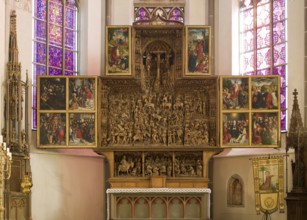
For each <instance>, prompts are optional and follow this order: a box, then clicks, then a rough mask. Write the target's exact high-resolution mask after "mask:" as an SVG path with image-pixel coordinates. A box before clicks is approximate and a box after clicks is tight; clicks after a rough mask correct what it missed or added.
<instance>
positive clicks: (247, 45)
mask: <svg viewBox="0 0 307 220" xmlns="http://www.w3.org/2000/svg"><path fill="white" fill-rule="evenodd" d="M240 3H241V4H240V7H241V8H240V45H241V51H240V62H241V63H240V69H241V74H242V75H279V76H280V86H281V92H280V95H281V98H280V99H281V100H280V108H281V109H280V112H281V129H282V130H286V129H287V127H286V122H287V119H286V115H287V101H286V92H287V67H286V65H287V59H286V55H287V51H286V49H287V45H286V29H287V24H286V22H287V20H286V6H285V0H257V1H253V0H241V2H240Z"/></svg>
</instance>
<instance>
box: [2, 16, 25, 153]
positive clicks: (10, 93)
mask: <svg viewBox="0 0 307 220" xmlns="http://www.w3.org/2000/svg"><path fill="white" fill-rule="evenodd" d="M18 53H19V52H18V46H17V30H16V12H15V11H12V13H11V17H10V38H9V61H8V63H7V81H6V87H7V91H6V98H5V129H4V131H3V133H4V137H5V141H6V142H7V144H8V147H10V148H11V150H12V152H13V153H14V152H15V153H22V154H28V150H29V149H28V142H29V140H28V117H27V115H28V106H27V103H28V102H27V100H28V75H27V76H26V81H25V82H23V81H22V80H21V64H20V62H19V60H18ZM23 116H25V117H23Z"/></svg>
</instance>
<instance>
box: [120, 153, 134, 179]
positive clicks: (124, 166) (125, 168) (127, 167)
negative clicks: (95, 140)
mask: <svg viewBox="0 0 307 220" xmlns="http://www.w3.org/2000/svg"><path fill="white" fill-rule="evenodd" d="M133 167H134V162H133V161H132V160H129V161H127V160H126V156H125V155H124V156H123V158H122V160H121V161H120V164H119V165H118V168H117V175H119V174H120V173H121V172H122V173H126V175H129V174H130V172H131V170H132V169H133Z"/></svg>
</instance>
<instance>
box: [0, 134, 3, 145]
mask: <svg viewBox="0 0 307 220" xmlns="http://www.w3.org/2000/svg"><path fill="white" fill-rule="evenodd" d="M2 143H3V136H2V135H0V144H2Z"/></svg>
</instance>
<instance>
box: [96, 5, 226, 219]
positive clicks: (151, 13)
mask: <svg viewBox="0 0 307 220" xmlns="http://www.w3.org/2000/svg"><path fill="white" fill-rule="evenodd" d="M146 5H147V6H148V4H146ZM135 8H137V11H136V15H140V14H141V15H144V16H145V17H146V19H143V20H138V21H136V22H135V23H134V24H133V26H132V27H107V35H108V33H110V35H111V34H113V35H112V36H113V37H114V35H115V34H114V32H115V33H116V31H121V30H122V29H125V28H126V30H127V31H128V32H130V31H131V36H132V37H131V39H132V40H131V42H130V41H129V42H128V43H129V44H130V43H131V44H130V45H131V51H132V53H131V60H133V62H132V63H131V75H129V74H128V75H127V74H120V73H122V72H123V71H121V70H122V69H123V68H124V67H125V62H123V60H124V59H123V58H122V59H119V58H118V59H117V60H116V58H115V59H112V58H113V56H115V55H114V54H115V53H116V52H114V53H113V52H112V51H114V50H115V49H114V45H111V43H110V42H109V41H111V40H113V39H108V40H109V41H107V42H106V47H107V51H106V53H107V64H106V65H107V75H106V77H103V78H102V79H101V82H100V83H101V87H100V88H101V91H100V92H99V93H100V95H101V99H100V100H101V113H100V115H101V118H100V119H99V121H101V126H100V131H99V132H100V135H99V142H98V143H99V145H100V146H99V147H98V149H96V152H97V153H99V154H103V155H105V156H106V158H107V159H108V162H109V174H110V178H109V179H108V182H109V184H110V188H109V189H108V190H107V194H108V195H107V197H108V218H109V219H121V218H138V219H148V218H159V219H169V218H193V219H208V218H210V210H209V209H210V208H209V207H210V192H211V190H210V189H209V178H208V164H209V160H210V158H211V157H212V156H213V155H214V154H216V153H217V152H219V149H220V148H218V147H216V142H217V140H218V138H219V136H218V134H219V132H218V114H217V112H218V99H217V98H216V97H217V94H218V82H217V77H212V76H209V74H208V73H209V72H208V71H209V69H210V66H209V67H208V68H207V69H206V71H207V76H206V77H203V76H202V74H199V76H202V77H198V76H197V74H196V75H193V74H191V75H186V74H185V73H186V71H191V70H187V68H185V67H186V65H185V63H186V62H187V60H186V59H187V58H186V56H185V55H186V53H185V48H186V45H188V42H187V41H188V39H187V38H186V32H187V31H188V29H187V28H186V27H185V26H184V25H183V22H182V21H181V20H180V19H178V20H176V19H171V14H174V13H175V12H176V13H178V14H181V17H183V16H182V15H183V13H184V12H183V10H182V8H184V7H183V5H180V4H179V5H178V3H177V4H175V3H173V4H171V7H170V6H169V5H168V6H167V7H161V6H159V7H157V6H156V5H152V6H150V7H145V6H143V5H142V4H141V3H140V5H135ZM166 11H168V12H169V15H170V16H163V15H164V13H162V12H166ZM179 17H180V16H179ZM121 28H122V29H121ZM114 29H115V30H114ZM208 29H210V28H208ZM118 35H120V34H118ZM128 36H129V34H128ZM107 37H108V36H107ZM210 37H211V36H210V35H209V36H208V37H207V38H206V40H208V42H207V43H208V44H207V45H210V44H209V42H210V40H211V39H210ZM118 38H120V37H118ZM120 40H123V39H120ZM191 41H197V39H191ZM109 45H111V46H109ZM108 47H110V48H108ZM117 50H119V52H118V51H117V53H119V54H121V53H122V54H124V53H123V52H121V49H120V48H119V49H118V48H117ZM195 51H196V49H195ZM204 51H205V50H203V49H202V51H201V52H200V53H201V54H200V55H201V56H204V54H205V52H204ZM200 55H199V56H200ZM205 56H206V55H205ZM205 56H204V57H203V59H204V61H203V62H204V63H205V62H207V65H209V59H211V58H210V56H209V55H207V57H205ZM127 67H128V64H127ZM121 68H122V69H121ZM128 69H129V68H128ZM116 72H117V73H119V74H117V73H116Z"/></svg>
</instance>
